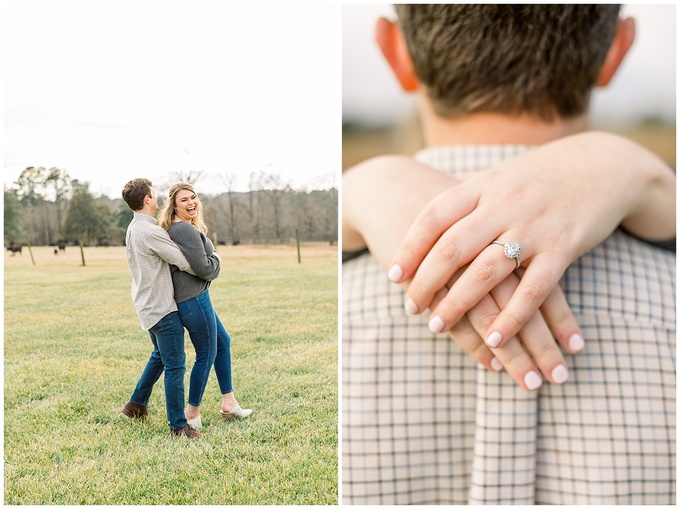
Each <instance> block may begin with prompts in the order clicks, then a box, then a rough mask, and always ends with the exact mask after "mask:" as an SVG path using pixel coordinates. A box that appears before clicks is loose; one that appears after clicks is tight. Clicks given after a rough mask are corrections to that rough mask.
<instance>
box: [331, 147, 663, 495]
mask: <svg viewBox="0 0 680 509" xmlns="http://www.w3.org/2000/svg"><path fill="white" fill-rule="evenodd" d="M526 149H527V147H524V146H460V147H442V148H437V149H427V150H425V151H422V152H420V153H419V154H418V157H417V158H418V159H419V160H420V161H421V162H424V163H426V164H429V165H430V166H433V167H435V168H437V169H439V170H440V171H444V172H446V173H448V174H451V175H453V176H457V177H461V176H463V175H465V174H466V173H469V172H472V171H478V170H483V169H485V168H489V167H491V166H493V165H495V164H497V163H498V162H500V161H502V160H503V159H505V158H509V157H512V156H514V155H517V154H518V153H520V152H522V151H523V150H526ZM575 203H578V198H575ZM675 267H676V266H675V254H674V253H671V252H669V251H663V250H661V249H658V248H655V247H652V246H650V245H648V244H645V243H643V242H641V241H639V240H636V239H634V238H632V237H630V236H628V235H626V234H625V233H622V232H620V231H617V232H616V233H614V234H613V235H612V236H611V237H609V238H608V239H607V240H606V241H605V242H603V243H602V244H600V245H599V246H597V247H596V248H595V249H593V250H592V251H591V252H589V253H588V254H586V255H584V256H582V257H581V258H580V259H578V260H577V261H576V262H575V263H573V264H572V265H571V266H570V267H569V269H568V270H567V272H566V273H565V274H564V276H563V278H562V280H561V282H560V284H561V287H562V289H563V290H564V292H565V294H566V296H567V299H568V301H569V304H570V305H571V309H572V311H573V312H574V313H575V315H576V318H577V320H578V322H579V324H580V325H581V327H582V330H583V333H584V337H585V340H586V346H585V351H584V352H583V353H581V354H580V355H576V356H572V355H569V354H566V353H565V359H566V363H567V366H568V369H569V373H570V377H569V380H568V381H567V382H566V383H565V384H564V385H552V384H549V383H544V384H543V385H542V386H541V388H540V389H539V390H538V391H535V392H526V391H524V390H522V389H521V388H520V387H519V386H518V385H517V384H516V383H515V382H514V381H513V380H512V379H511V378H510V376H509V375H508V374H507V373H506V372H501V373H492V372H490V371H488V370H486V369H484V368H483V367H481V366H479V365H477V363H476V362H475V361H473V360H472V358H470V357H469V356H468V354H466V353H465V352H464V351H462V350H461V349H460V348H459V347H458V346H457V345H456V343H455V342H454V341H453V340H452V339H451V338H450V337H449V336H448V335H446V334H432V333H431V332H430V331H429V329H428V327H427V317H426V316H425V315H420V316H410V315H407V314H406V313H405V311H404V292H403V290H402V289H401V288H400V287H399V286H398V285H395V284H394V283H391V282H390V281H389V280H388V279H387V276H386V272H385V270H384V269H383V268H381V267H380V265H379V264H378V263H377V262H376V261H375V260H374V259H373V258H372V257H371V256H370V255H368V254H367V255H364V256H361V257H359V258H356V259H354V260H351V261H349V262H346V263H344V264H343V271H342V274H343V277H342V315H343V320H342V384H343V392H342V502H343V504H363V505H374V504H389V505H396V504H493V505H505V504H513V505H531V504H560V505H581V504H583V505H585V504H588V505H590V504H616V505H623V504H675V490H676V485H675Z"/></svg>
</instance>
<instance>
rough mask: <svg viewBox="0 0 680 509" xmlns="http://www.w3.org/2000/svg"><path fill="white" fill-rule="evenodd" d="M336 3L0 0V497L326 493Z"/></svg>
mask: <svg viewBox="0 0 680 509" xmlns="http://www.w3.org/2000/svg"><path fill="white" fill-rule="evenodd" d="M340 13H341V11H340V9H338V8H337V6H316V5H298V6H273V5H259V6H258V5H254V6H249V5H245V4H243V5H236V6H228V5H219V4H214V3H192V4H189V3H188V2H181V3H173V4H171V5H165V4H157V3H150V2H148V3H147V2H144V3H141V4H134V5H132V4H123V3H113V4H97V5H88V4H73V3H61V2H60V3H50V4H40V6H39V8H36V6H35V5H33V4H25V3H19V2H14V1H13V2H6V3H5V8H4V23H3V25H4V26H3V37H4V44H5V47H6V48H7V50H6V51H5V58H4V65H3V88H4V210H5V212H4V243H5V255H4V380H5V383H4V431H5V434H4V502H5V503H7V504H10V505H23V504H29V505H76V504H87V505H108V504H113V505H337V504H338V311H337V310H338V247H337V246H338V187H339V182H340V171H341V153H340V152H341V146H340V143H339V140H340V135H341V132H340V126H341V112H340V101H341V88H340V87H341V80H340V69H341V67H340V66H341V62H340V44H341V34H340V23H341V21H340ZM27 34H30V36H29V37H27Z"/></svg>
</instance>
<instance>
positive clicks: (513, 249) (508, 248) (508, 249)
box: [492, 240, 521, 269]
mask: <svg viewBox="0 0 680 509" xmlns="http://www.w3.org/2000/svg"><path fill="white" fill-rule="evenodd" d="M492 244H498V245H499V246H503V252H504V253H505V256H507V257H508V258H514V259H515V260H517V268H518V269H519V255H520V251H521V249H520V246H519V242H515V241H514V240H513V241H511V242H503V241H501V240H494V241H493V242H492Z"/></svg>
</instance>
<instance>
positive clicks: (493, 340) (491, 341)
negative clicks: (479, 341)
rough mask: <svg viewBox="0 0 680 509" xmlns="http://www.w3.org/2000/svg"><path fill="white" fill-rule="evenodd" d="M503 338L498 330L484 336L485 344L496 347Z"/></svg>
mask: <svg viewBox="0 0 680 509" xmlns="http://www.w3.org/2000/svg"><path fill="white" fill-rule="evenodd" d="M502 339H503V336H501V333H500V332H498V331H493V332H492V333H491V334H489V337H488V338H486V344H487V345H489V346H490V347H491V348H496V347H497V346H498V345H499V344H500V342H501V340H502Z"/></svg>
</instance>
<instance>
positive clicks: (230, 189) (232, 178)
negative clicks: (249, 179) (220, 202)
mask: <svg viewBox="0 0 680 509" xmlns="http://www.w3.org/2000/svg"><path fill="white" fill-rule="evenodd" d="M219 177H220V180H222V182H223V183H224V185H225V186H227V195H228V196H229V234H230V235H231V241H232V242H239V241H240V239H239V238H238V235H237V234H236V214H235V213H234V186H235V184H236V178H237V177H236V175H235V174H234V173H233V172H231V171H225V172H224V173H222V174H220V175H219Z"/></svg>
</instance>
